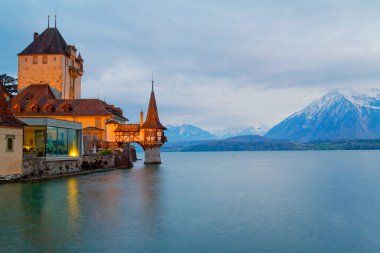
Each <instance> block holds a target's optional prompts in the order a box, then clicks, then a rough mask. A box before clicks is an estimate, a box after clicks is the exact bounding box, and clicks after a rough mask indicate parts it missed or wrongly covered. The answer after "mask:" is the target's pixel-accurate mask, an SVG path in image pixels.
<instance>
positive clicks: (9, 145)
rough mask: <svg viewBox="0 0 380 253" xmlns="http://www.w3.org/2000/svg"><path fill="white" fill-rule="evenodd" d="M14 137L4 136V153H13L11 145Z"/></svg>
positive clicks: (12, 145)
mask: <svg viewBox="0 0 380 253" xmlns="http://www.w3.org/2000/svg"><path fill="white" fill-rule="evenodd" d="M15 138H16V137H15V136H14V135H11V134H7V135H5V139H6V140H7V141H6V145H7V146H6V151H7V152H13V151H14V143H13V141H14V139H15Z"/></svg>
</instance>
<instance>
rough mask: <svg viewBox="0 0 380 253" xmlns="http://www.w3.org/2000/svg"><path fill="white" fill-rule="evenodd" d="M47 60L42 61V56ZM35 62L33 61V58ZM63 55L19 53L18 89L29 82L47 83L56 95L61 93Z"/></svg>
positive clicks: (24, 86)
mask: <svg viewBox="0 0 380 253" xmlns="http://www.w3.org/2000/svg"><path fill="white" fill-rule="evenodd" d="M44 56H45V57H47V62H46V63H44V62H43V57H44ZM34 57H37V62H34V63H33V58H34ZM64 58H65V56H64V55H20V56H19V57H18V91H20V90H23V89H24V88H26V87H27V86H29V85H31V84H46V83H47V84H49V85H50V87H51V88H52V90H53V91H54V93H55V94H56V95H59V96H61V95H62V82H63V78H64V76H63V71H62V69H63V62H64Z"/></svg>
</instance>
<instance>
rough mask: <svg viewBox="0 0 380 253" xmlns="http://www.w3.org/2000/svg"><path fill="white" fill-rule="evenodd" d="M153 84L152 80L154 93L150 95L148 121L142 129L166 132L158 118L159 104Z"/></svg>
mask: <svg viewBox="0 0 380 253" xmlns="http://www.w3.org/2000/svg"><path fill="white" fill-rule="evenodd" d="M153 83H154V82H153V80H152V92H151V93H150V100H149V106H148V114H147V115H146V120H145V122H144V124H143V125H142V127H141V128H156V129H163V130H166V127H164V126H163V125H162V124H161V122H160V119H159V117H158V110H157V104H156V97H155V95H154V89H153Z"/></svg>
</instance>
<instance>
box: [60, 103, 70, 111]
mask: <svg viewBox="0 0 380 253" xmlns="http://www.w3.org/2000/svg"><path fill="white" fill-rule="evenodd" d="M62 108H63V111H64V112H70V111H71V110H72V107H71V105H69V104H65V105H64V106H63V107H62Z"/></svg>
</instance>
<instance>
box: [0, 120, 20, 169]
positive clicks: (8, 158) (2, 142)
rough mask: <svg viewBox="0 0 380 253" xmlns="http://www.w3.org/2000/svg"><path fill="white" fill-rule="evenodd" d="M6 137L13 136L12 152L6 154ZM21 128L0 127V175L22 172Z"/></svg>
mask: <svg viewBox="0 0 380 253" xmlns="http://www.w3.org/2000/svg"><path fill="white" fill-rule="evenodd" d="M6 135H14V137H15V139H14V140H13V151H12V152H7V139H6ZM22 136H23V130H22V127H19V128H11V127H4V126H0V161H1V162H0V175H10V174H19V173H21V172H22V145H23V137H22Z"/></svg>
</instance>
